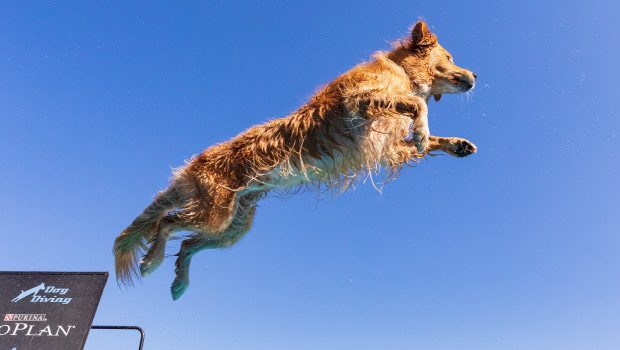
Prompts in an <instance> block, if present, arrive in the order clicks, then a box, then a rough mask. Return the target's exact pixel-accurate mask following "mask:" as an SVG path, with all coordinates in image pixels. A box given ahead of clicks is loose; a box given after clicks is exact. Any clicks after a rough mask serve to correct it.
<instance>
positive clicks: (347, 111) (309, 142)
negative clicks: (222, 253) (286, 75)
mask: <svg viewBox="0 0 620 350" xmlns="http://www.w3.org/2000/svg"><path fill="white" fill-rule="evenodd" d="M475 82H476V74H474V73H472V72H471V71H469V70H466V69H463V68H460V67H457V66H456V65H455V64H454V62H453V60H452V56H451V55H450V54H449V53H448V51H446V50H445V49H444V48H443V47H441V46H440V45H439V44H438V42H437V36H436V35H434V34H431V32H430V31H429V29H428V26H427V25H426V23H424V22H423V21H419V22H417V23H416V24H415V26H414V27H413V29H412V30H411V35H410V36H409V37H407V38H404V39H401V40H399V41H397V42H396V43H395V44H394V45H393V49H392V50H391V51H389V52H378V53H376V54H374V55H373V56H372V59H371V60H370V61H369V62H365V63H362V64H359V65H357V66H355V67H354V68H352V69H351V70H349V71H348V72H346V73H344V74H342V75H341V76H339V77H337V78H336V79H335V80H334V81H333V82H331V83H329V84H327V85H326V86H324V87H322V88H320V89H319V90H317V92H316V93H315V94H314V96H313V97H312V98H311V99H310V100H309V101H308V102H307V103H306V104H305V105H304V106H302V107H301V108H299V109H298V110H297V111H296V112H294V113H292V114H291V115H289V116H287V117H285V118H281V119H276V120H272V121H270V122H268V123H266V124H263V125H258V126H254V127H252V128H251V129H249V130H247V131H245V132H243V133H241V134H239V135H238V136H237V137H234V138H233V139H231V140H230V141H227V142H224V143H220V144H218V145H215V146H212V147H210V148H208V149H207V150H205V151H203V152H202V153H201V154H200V155H198V156H195V157H193V158H192V159H191V160H190V161H188V162H187V163H186V165H185V166H183V167H182V168H180V169H177V170H175V173H174V176H173V178H172V180H171V183H170V186H169V187H168V188H167V189H166V190H164V191H162V192H159V194H158V195H157V196H156V198H155V200H154V201H153V203H152V204H150V205H149V206H148V207H147V208H146V209H145V210H144V212H143V213H142V214H140V215H139V216H138V217H137V218H136V219H135V220H134V221H133V222H132V224H131V225H130V226H129V227H127V228H126V229H125V230H124V231H123V232H122V233H121V234H120V235H119V236H118V237H117V238H116V240H115V242H114V248H113V252H114V255H115V267H116V277H117V280H118V281H119V283H124V284H132V282H133V281H134V278H137V277H138V266H139V272H140V275H141V276H142V277H146V276H148V275H149V274H151V273H152V272H153V271H155V270H156V269H157V268H158V267H159V266H160V265H161V263H162V261H163V260H164V257H165V247H166V242H167V240H168V238H170V236H171V235H173V234H174V233H177V232H181V231H189V232H191V236H190V237H188V238H187V239H185V240H184V241H183V242H182V243H181V249H180V251H179V253H178V254H177V256H178V258H177V260H176V270H175V271H176V278H175V280H174V282H173V284H172V287H171V293H172V297H173V299H174V300H177V299H178V298H179V297H181V295H182V294H183V293H184V292H185V290H186V289H187V287H188V286H189V266H190V261H191V258H192V256H194V254H196V253H198V252H199V251H201V250H204V249H213V248H224V247H231V246H233V245H234V244H235V243H237V242H238V241H239V240H240V239H241V237H243V235H244V234H245V233H246V232H247V231H248V230H249V229H250V227H251V226H252V220H253V217H254V213H255V212H256V204H257V202H258V201H259V200H260V199H261V198H263V197H265V195H266V194H267V193H268V192H270V191H272V190H281V191H284V192H288V191H291V190H296V189H299V188H302V187H307V188H310V189H319V188H329V189H332V190H335V191H344V190H346V189H347V188H349V187H350V186H351V185H352V184H355V183H356V181H358V180H359V179H360V178H362V177H365V176H369V175H371V173H376V172H379V171H381V169H383V174H387V178H388V179H390V180H391V179H393V178H394V177H396V175H398V174H399V171H400V170H401V169H402V168H403V167H404V166H406V165H409V164H413V162H416V161H418V159H420V158H424V157H425V156H426V155H428V154H429V152H433V151H441V152H445V153H447V154H449V155H452V156H455V157H466V156H468V155H471V154H473V153H475V152H476V146H475V145H474V144H473V143H471V142H470V141H468V140H465V139H462V138H456V137H447V138H446V137H437V136H431V135H430V133H429V128H428V109H427V103H428V101H429V99H430V98H431V96H432V97H434V99H435V100H436V101H439V99H440V98H441V95H442V94H455V93H461V92H466V91H469V90H470V89H472V88H473V87H474V85H475ZM145 251H146V254H144V252H145ZM143 254H144V256H143V257H142V258H141V259H140V257H141V256H142V255H143Z"/></svg>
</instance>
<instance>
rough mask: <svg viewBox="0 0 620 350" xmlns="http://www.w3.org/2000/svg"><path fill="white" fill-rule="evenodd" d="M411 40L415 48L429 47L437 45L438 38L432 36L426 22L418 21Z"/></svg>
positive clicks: (412, 31)
mask: <svg viewBox="0 0 620 350" xmlns="http://www.w3.org/2000/svg"><path fill="white" fill-rule="evenodd" d="M411 39H412V44H413V45H414V46H428V45H433V44H437V36H436V35H435V34H431V32H430V31H429V30H428V26H427V25H426V23H424V21H418V23H416V24H415V26H414V27H413V30H411Z"/></svg>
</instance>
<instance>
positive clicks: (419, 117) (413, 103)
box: [350, 93, 430, 154]
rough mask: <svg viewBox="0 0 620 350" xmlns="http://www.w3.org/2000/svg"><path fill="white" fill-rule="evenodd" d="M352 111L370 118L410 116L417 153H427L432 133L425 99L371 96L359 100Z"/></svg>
mask: <svg viewBox="0 0 620 350" xmlns="http://www.w3.org/2000/svg"><path fill="white" fill-rule="evenodd" d="M350 109H351V108H350ZM352 109H353V110H359V111H363V112H365V113H366V114H367V115H368V116H369V117H373V116H380V115H386V114H387V115H389V114H394V113H396V114H400V115H405V116H408V117H409V118H411V119H412V120H413V126H412V140H413V142H414V143H415V146H416V149H417V153H418V154H424V153H426V152H427V147H428V139H429V137H430V131H429V129H428V107H427V105H426V101H425V100H424V99H423V98H420V97H418V96H411V95H406V96H404V95H398V96H393V95H385V94H380V93H377V94H370V95H366V96H364V97H362V98H361V99H360V100H358V101H357V103H356V104H355V105H354V106H353V107H352Z"/></svg>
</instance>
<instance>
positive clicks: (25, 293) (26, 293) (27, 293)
mask: <svg viewBox="0 0 620 350" xmlns="http://www.w3.org/2000/svg"><path fill="white" fill-rule="evenodd" d="M43 289H45V283H41V284H39V285H38V286H36V287H34V288H30V289H28V290H26V291H23V290H22V292H21V294H20V295H18V296H17V297H15V298H14V299H13V300H11V302H13V303H15V302H18V301H20V300H22V299H24V298H25V297H27V296H30V295H37V293H39V291H40V290H43Z"/></svg>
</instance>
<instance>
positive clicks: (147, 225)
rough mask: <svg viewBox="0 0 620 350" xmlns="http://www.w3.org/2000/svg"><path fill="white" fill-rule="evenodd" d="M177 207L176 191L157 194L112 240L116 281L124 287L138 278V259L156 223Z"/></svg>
mask: <svg viewBox="0 0 620 350" xmlns="http://www.w3.org/2000/svg"><path fill="white" fill-rule="evenodd" d="M177 205H178V195H177V191H176V189H175V188H174V187H173V186H170V187H169V188H168V189H166V190H165V191H162V192H159V193H158V194H157V197H155V200H154V201H153V203H151V204H150V205H149V206H148V207H146V209H144V212H142V214H140V215H139V216H138V217H137V218H135V219H134V221H133V222H132V223H131V225H129V226H128V227H127V228H126V229H125V230H124V231H123V232H122V233H121V234H120V235H119V236H118V237H116V240H114V248H113V252H114V260H115V264H114V265H115V268H116V280H117V281H118V282H120V283H123V284H125V285H131V284H133V281H134V278H136V277H138V263H139V258H140V256H142V255H143V254H144V253H145V251H146V243H147V242H148V240H149V238H150V237H151V235H153V234H155V233H156V232H155V231H156V230H157V223H158V222H159V219H161V218H162V217H163V216H164V215H165V214H166V213H167V212H168V210H170V209H172V208H174V207H176V206H177Z"/></svg>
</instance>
